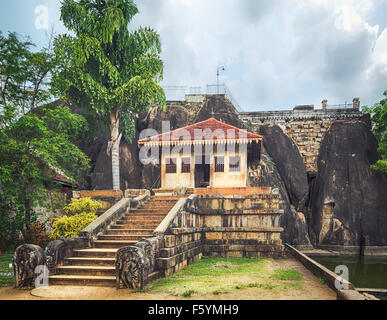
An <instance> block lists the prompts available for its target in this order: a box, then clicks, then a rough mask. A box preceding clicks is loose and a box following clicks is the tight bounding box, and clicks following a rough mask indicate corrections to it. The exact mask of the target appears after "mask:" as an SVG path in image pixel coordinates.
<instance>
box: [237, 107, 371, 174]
mask: <svg viewBox="0 0 387 320" xmlns="http://www.w3.org/2000/svg"><path fill="white" fill-rule="evenodd" d="M362 116H363V113H362V112H360V111H359V110H357V109H353V108H348V109H327V110H322V109H320V110H314V109H313V107H312V108H311V109H310V110H283V111H262V112H241V113H240V114H239V118H240V119H241V120H242V121H244V122H245V123H248V124H249V125H250V126H251V128H252V131H254V132H257V133H259V126H261V125H278V126H279V127H281V129H282V130H283V131H284V133H286V134H287V135H288V136H289V137H290V138H291V139H292V140H293V141H294V142H295V143H296V145H297V147H298V150H299V152H300V154H301V157H302V159H303V161H304V163H305V165H306V169H307V171H317V156H318V151H319V149H320V144H321V141H322V139H323V137H324V134H325V133H326V132H327V131H328V130H329V128H330V126H331V125H332V123H333V122H334V121H338V120H348V119H354V120H358V119H359V118H361V117H362Z"/></svg>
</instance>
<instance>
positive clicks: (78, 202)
mask: <svg viewBox="0 0 387 320" xmlns="http://www.w3.org/2000/svg"><path fill="white" fill-rule="evenodd" d="M100 208H102V204H101V202H99V201H96V200H93V199H91V198H80V199H72V200H71V202H70V203H69V204H68V205H67V206H66V207H64V208H63V210H64V212H66V213H67V214H69V213H71V214H77V213H96V212H97V210H98V209H100Z"/></svg>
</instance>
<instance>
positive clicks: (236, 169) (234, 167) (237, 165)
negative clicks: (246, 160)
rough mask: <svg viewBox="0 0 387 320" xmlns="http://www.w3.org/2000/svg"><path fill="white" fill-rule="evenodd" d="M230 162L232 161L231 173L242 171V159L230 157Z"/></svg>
mask: <svg viewBox="0 0 387 320" xmlns="http://www.w3.org/2000/svg"><path fill="white" fill-rule="evenodd" d="M229 160H230V167H229V171H230V172H239V171H241V168H240V161H241V158H240V157H239V156H233V157H230V158H229Z"/></svg>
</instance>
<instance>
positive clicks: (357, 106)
mask: <svg viewBox="0 0 387 320" xmlns="http://www.w3.org/2000/svg"><path fill="white" fill-rule="evenodd" d="M352 102H353V108H354V109H355V110H360V99H359V98H353V100H352Z"/></svg>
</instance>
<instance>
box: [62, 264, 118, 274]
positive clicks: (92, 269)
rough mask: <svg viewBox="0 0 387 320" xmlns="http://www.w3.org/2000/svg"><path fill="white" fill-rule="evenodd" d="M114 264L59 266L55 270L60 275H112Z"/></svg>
mask: <svg viewBox="0 0 387 320" xmlns="http://www.w3.org/2000/svg"><path fill="white" fill-rule="evenodd" d="M115 270H116V269H115V266H114V265H113V266H74V265H71V266H60V267H58V268H56V272H57V273H58V274H60V275H88V276H114V275H115Z"/></svg>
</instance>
